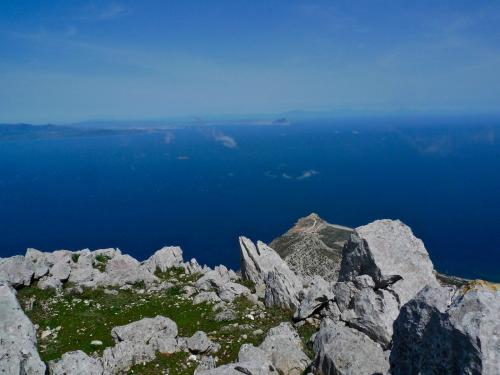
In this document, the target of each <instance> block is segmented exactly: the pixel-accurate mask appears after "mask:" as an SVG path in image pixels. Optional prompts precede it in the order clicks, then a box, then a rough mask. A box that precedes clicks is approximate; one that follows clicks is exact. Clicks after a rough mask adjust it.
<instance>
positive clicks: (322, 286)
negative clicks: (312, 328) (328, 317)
mask: <svg viewBox="0 0 500 375" xmlns="http://www.w3.org/2000/svg"><path fill="white" fill-rule="evenodd" d="M302 294H303V296H302V298H301V302H300V306H299V308H298V309H297V311H295V314H294V316H293V317H294V319H295V320H302V319H306V318H308V317H310V316H311V315H313V314H314V313H315V312H317V311H318V310H320V309H322V308H323V307H325V306H326V305H327V304H328V302H329V301H331V300H333V298H334V294H333V292H332V290H331V287H330V284H329V283H328V282H326V281H325V280H324V279H323V278H322V277H321V276H314V277H313V278H312V279H311V280H310V281H309V284H308V285H307V288H306V289H304V290H303V292H302Z"/></svg>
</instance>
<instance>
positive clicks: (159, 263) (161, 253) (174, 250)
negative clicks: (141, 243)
mask: <svg viewBox="0 0 500 375" xmlns="http://www.w3.org/2000/svg"><path fill="white" fill-rule="evenodd" d="M144 266H145V267H146V269H147V270H148V271H149V272H151V273H153V274H154V273H155V272H156V271H157V270H158V271H160V272H165V271H167V270H168V269H169V268H172V267H182V266H183V260H182V250H181V248H180V247H179V246H165V247H163V248H162V249H160V250H158V251H157V252H155V253H154V254H153V255H152V256H151V257H149V259H148V260H146V261H145V262H144Z"/></svg>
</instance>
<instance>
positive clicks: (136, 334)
mask: <svg viewBox="0 0 500 375" xmlns="http://www.w3.org/2000/svg"><path fill="white" fill-rule="evenodd" d="M177 333H178V330H177V324H175V322H174V321H172V320H171V319H169V318H167V317H164V316H156V317H154V318H144V319H141V320H139V321H137V322H132V323H129V324H127V325H124V326H118V327H114V328H113V329H112V330H111V337H113V340H114V341H115V343H119V342H121V341H131V342H139V343H144V344H151V345H153V347H155V348H156V341H157V339H158V338H165V337H177Z"/></svg>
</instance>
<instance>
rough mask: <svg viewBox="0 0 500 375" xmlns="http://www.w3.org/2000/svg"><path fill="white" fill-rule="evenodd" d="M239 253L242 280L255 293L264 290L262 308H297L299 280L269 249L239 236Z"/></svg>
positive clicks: (300, 281)
mask: <svg viewBox="0 0 500 375" xmlns="http://www.w3.org/2000/svg"><path fill="white" fill-rule="evenodd" d="M240 253H241V275H242V278H243V279H244V280H250V281H252V282H253V283H254V284H255V288H256V290H257V293H258V294H259V292H260V293H261V295H262V291H264V296H265V303H266V306H268V307H271V306H280V307H283V308H288V309H291V310H296V309H297V308H298V306H299V294H300V293H301V291H302V288H303V286H302V280H301V279H300V278H299V277H298V276H297V275H295V273H293V271H291V270H290V268H289V267H288V265H287V264H286V263H285V262H284V261H283V259H281V258H280V256H279V255H278V254H277V253H276V252H275V251H274V250H273V249H271V248H270V247H269V246H267V245H266V244H264V243H263V242H260V241H259V242H257V247H256V246H255V245H254V244H253V243H252V241H250V240H249V239H248V238H245V237H240Z"/></svg>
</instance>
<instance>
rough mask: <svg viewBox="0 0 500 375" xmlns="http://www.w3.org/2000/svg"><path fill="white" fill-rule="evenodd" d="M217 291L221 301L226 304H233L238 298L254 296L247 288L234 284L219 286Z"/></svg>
mask: <svg viewBox="0 0 500 375" xmlns="http://www.w3.org/2000/svg"><path fill="white" fill-rule="evenodd" d="M216 289H217V293H218V295H219V297H220V299H221V300H223V301H224V302H232V301H234V299H235V298H236V297H239V296H249V295H250V294H252V292H251V291H250V289H248V288H247V287H246V286H243V285H241V284H238V283H233V282H228V283H225V284H221V285H217V287H216Z"/></svg>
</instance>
